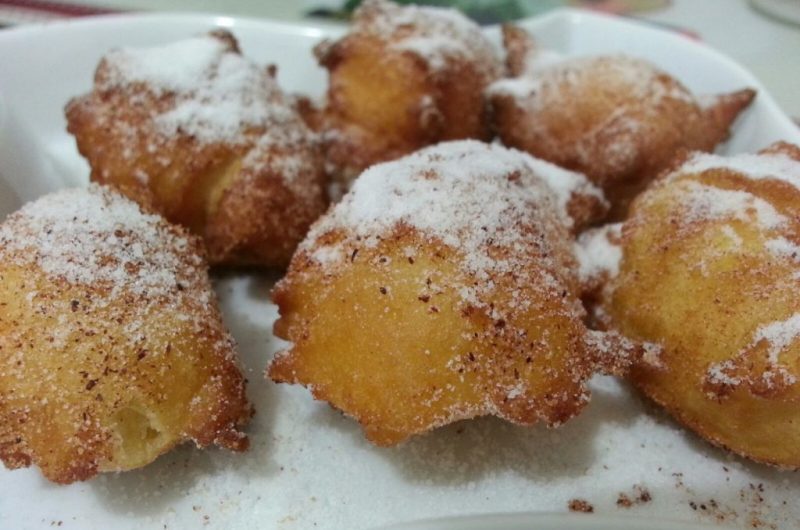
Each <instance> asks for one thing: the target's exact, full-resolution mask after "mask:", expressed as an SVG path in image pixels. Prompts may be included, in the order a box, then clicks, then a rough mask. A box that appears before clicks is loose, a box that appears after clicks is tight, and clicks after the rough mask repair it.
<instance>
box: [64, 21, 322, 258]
mask: <svg viewBox="0 0 800 530" xmlns="http://www.w3.org/2000/svg"><path fill="white" fill-rule="evenodd" d="M66 115H67V122H68V129H69V131H70V132H71V133H72V134H73V135H74V136H75V139H76V141H77V144H78V150H79V151H80V153H81V154H82V155H83V156H84V157H86V159H87V160H88V162H89V165H90V166H91V168H92V173H91V178H92V180H93V181H96V182H100V183H103V184H109V185H113V186H115V187H116V188H118V189H119V190H120V191H122V192H123V193H124V194H125V195H127V196H129V197H130V198H132V199H134V200H136V201H137V202H139V203H140V204H143V205H147V206H148V207H151V208H154V209H156V210H157V211H158V212H160V213H161V214H163V215H164V216H165V217H166V218H167V219H169V220H170V221H172V222H176V223H180V224H182V225H184V226H186V227H188V228H190V229H191V230H192V231H193V232H194V233H196V234H198V235H200V236H202V237H203V240H204V242H205V244H206V247H207V249H208V255H209V260H210V261H211V263H212V264H223V265H255V266H269V267H283V266H285V265H286V264H287V263H288V261H289V258H290V257H291V255H292V252H293V251H294V249H295V247H296V246H297V243H298V242H299V241H300V240H301V239H302V238H303V236H304V235H305V232H306V231H307V230H308V227H309V225H310V224H311V223H312V222H313V221H314V219H316V218H317V217H318V216H319V215H320V214H321V213H322V212H323V211H324V209H325V206H326V200H327V199H326V194H325V191H324V176H323V162H322V153H321V150H320V147H319V145H318V143H317V141H316V137H315V135H314V134H313V133H312V132H311V131H310V130H309V129H308V128H307V127H306V125H305V123H304V122H303V120H302V118H301V117H300V115H299V114H298V113H297V111H296V110H295V109H294V108H293V107H292V105H291V101H289V99H288V98H287V97H286V96H285V95H284V94H283V92H282V91H281V89H280V87H279V86H278V84H277V81H276V79H275V69H274V68H272V67H260V66H257V65H255V64H253V63H252V62H250V61H248V60H247V59H246V58H244V57H243V56H242V54H241V52H240V51H239V47H238V44H237V42H236V40H235V39H234V37H233V36H232V35H231V34H230V33H227V32H224V31H215V32H214V33H211V34H208V35H205V36H200V37H196V38H192V39H187V40H184V41H178V42H175V43H172V44H168V45H165V46H160V47H155V48H137V49H134V48H124V49H119V50H113V51H111V52H109V53H108V54H106V55H105V56H104V58H103V59H102V60H101V62H100V64H99V66H98V68H97V71H96V73H95V78H94V87H93V89H92V91H91V92H90V93H89V94H86V95H84V96H81V97H78V98H75V99H73V100H72V101H71V102H70V103H69V104H68V105H67V108H66Z"/></svg>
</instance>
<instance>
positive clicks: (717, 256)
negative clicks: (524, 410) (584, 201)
mask: <svg viewBox="0 0 800 530" xmlns="http://www.w3.org/2000/svg"><path fill="white" fill-rule="evenodd" d="M622 249H623V253H622V261H621V264H620V272H619V275H618V276H617V277H616V278H615V279H614V280H612V282H611V285H610V291H611V295H610V299H609V301H608V305H607V307H606V310H607V313H608V317H609V318H610V324H611V325H612V326H615V327H616V328H618V329H619V331H621V332H622V333H623V334H625V335H626V336H629V337H631V338H633V339H639V340H648V341H652V342H656V343H659V344H660V345H661V346H662V347H663V352H662V353H661V355H660V356H659V357H658V358H657V359H654V360H651V361H650V362H642V363H641V364H639V365H637V366H636V367H635V369H634V371H633V372H632V380H633V382H634V383H635V384H636V385H637V386H638V387H639V388H641V390H642V391H643V392H644V393H645V394H646V395H647V396H649V397H650V398H652V399H653V400H654V401H656V402H658V403H660V404H661V405H663V406H664V407H665V408H666V409H667V410H668V411H669V412H671V413H672V414H673V415H674V416H675V417H676V418H678V420H680V421H681V422H683V423H685V424H686V425H687V426H689V427H690V428H692V429H693V430H695V431H696V432H697V433H699V434H700V435H701V436H703V437H704V438H706V439H707V440H709V441H710V442H712V443H714V444H716V445H719V446H723V447H727V448H729V449H730V450H732V451H734V452H736V453H739V454H741V455H744V456H747V457H749V458H752V459H754V460H758V461H760V462H766V463H770V464H775V465H778V466H785V467H790V468H800V385H798V382H797V378H798V376H800V297H798V296H797V292H798V289H800V148H798V147H796V146H791V145H789V144H777V145H775V146H773V147H772V148H770V149H768V150H766V151H763V152H762V153H760V154H757V155H737V156H733V157H730V158H723V157H719V156H714V155H708V154H702V153H695V154H693V155H691V156H689V157H688V159H687V160H686V161H685V162H684V163H682V164H681V165H679V166H678V167H676V168H674V169H673V170H672V171H671V172H670V173H669V174H668V175H666V176H665V177H663V178H660V179H659V180H657V181H656V182H655V183H654V184H653V185H652V187H651V188H649V189H648V190H647V191H646V192H645V193H644V194H643V195H642V196H640V197H639V198H638V199H636V201H634V203H633V205H632V208H631V217H630V219H629V220H628V221H627V222H626V223H625V224H624V225H623V235H622Z"/></svg>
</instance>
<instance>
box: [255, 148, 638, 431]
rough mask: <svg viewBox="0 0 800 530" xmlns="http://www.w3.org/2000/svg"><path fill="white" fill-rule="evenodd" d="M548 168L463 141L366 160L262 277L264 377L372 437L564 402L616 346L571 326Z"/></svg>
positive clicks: (564, 408)
mask: <svg viewBox="0 0 800 530" xmlns="http://www.w3.org/2000/svg"><path fill="white" fill-rule="evenodd" d="M545 173H551V174H550V175H545ZM563 173H564V172H563V170H561V169H560V168H556V167H555V166H552V165H551V164H547V163H544V162H541V161H536V160H533V159H532V158H531V157H529V156H528V155H526V154H524V153H521V152H518V151H513V150H509V149H505V148H502V147H499V146H490V145H488V144H483V143H481V142H476V141H459V142H447V143H442V144H439V145H437V146H434V147H430V148H426V149H423V150H421V151H419V152H417V153H415V154H413V155H409V156H407V157H404V158H401V159H399V160H396V161H393V162H388V163H384V164H379V165H376V166H373V167H372V168H370V169H369V170H367V171H366V172H365V173H363V174H362V175H361V176H360V177H359V178H358V179H357V180H356V181H355V183H354V186H353V188H352V189H351V191H350V192H349V193H348V194H347V195H345V197H344V199H343V200H342V202H341V203H339V204H337V205H336V206H335V207H334V208H333V209H331V210H330V211H329V212H328V213H327V214H326V215H325V216H324V217H322V218H321V219H320V220H319V221H318V222H317V223H315V225H314V227H312V230H311V232H310V233H309V236H308V237H307V238H306V240H305V241H304V242H303V243H302V244H301V246H300V247H299V249H298V252H297V253H296V254H295V256H294V258H293V260H292V263H291V265H290V268H289V272H288V274H287V276H286V277H285V278H284V279H283V280H282V281H281V282H279V284H278V285H277V286H276V287H275V290H274V292H273V298H274V300H275V302H276V303H277V305H278V307H279V310H280V319H279V320H278V321H277V323H276V324H275V333H276V335H278V336H279V337H282V338H284V339H287V340H289V341H290V342H292V343H293V344H292V346H291V347H290V348H289V349H287V350H285V351H283V352H281V353H279V354H278V355H277V356H276V358H275V359H274V361H273V362H272V364H271V366H270V368H269V376H270V377H271V378H272V379H274V380H276V381H279V382H289V383H298V384H302V385H305V386H306V387H308V388H309V389H310V390H311V392H312V393H313V395H314V396H315V397H316V398H317V399H321V400H325V401H328V402H329V403H330V404H331V405H333V406H334V407H336V408H338V409H340V410H342V411H344V412H345V413H346V414H348V415H350V416H352V417H354V418H355V419H357V420H358V421H359V422H360V423H361V424H362V426H363V428H364V430H365V434H366V436H367V438H368V439H369V440H371V441H372V442H374V443H376V444H379V445H391V444H395V443H398V442H400V441H402V440H404V439H406V438H408V437H409V436H411V435H414V434H419V433H422V432H426V431H428V430H431V429H433V428H435V427H437V426H441V425H444V424H447V423H451V422H454V421H457V420H460V419H467V418H472V417H475V416H481V415H489V414H493V415H497V416H499V417H502V418H505V419H507V420H509V421H512V422H515V423H518V424H523V425H530V424H533V423H535V422H537V421H544V422H546V423H548V424H549V425H558V424H560V423H562V422H564V421H566V420H568V419H569V418H571V417H573V416H574V415H576V414H577V413H578V412H579V411H580V410H581V409H582V408H583V406H584V405H585V404H586V402H587V401H588V397H589V396H588V390H587V388H586V385H585V383H586V381H587V379H588V378H589V377H590V376H591V375H592V374H593V373H595V372H596V371H598V370H605V371H622V370H624V367H625V364H626V362H627V359H626V358H623V357H624V355H619V356H615V355H612V354H611V353H609V352H611V351H614V350H615V348H609V347H607V346H608V341H607V337H605V336H604V335H603V334H601V333H595V332H589V331H588V330H587V329H586V328H585V327H584V325H583V322H582V318H583V316H584V313H583V309H582V306H581V303H580V300H579V299H578V294H579V293H578V290H579V286H578V281H577V276H576V272H575V262H574V256H573V254H572V246H571V245H572V241H573V239H572V236H571V235H570V232H569V225H570V222H569V219H568V213H567V212H568V208H567V202H566V201H565V200H563V195H562V198H561V199H559V194H558V193H556V192H554V191H553V189H551V187H550V186H549V185H548V183H547V182H548V180H549V179H550V178H552V177H553V175H557V176H559V177H560V176H564V175H563ZM572 175H573V178H574V179H575V182H574V183H575V184H576V185H578V189H581V187H580V184H581V183H582V184H583V185H586V186H588V184H587V183H586V181H585V179H584V177H582V176H576V175H575V174H572ZM595 191H596V190H595ZM561 193H563V190H562V192H561ZM623 349H624V348H623ZM630 353H631V352H628V354H630Z"/></svg>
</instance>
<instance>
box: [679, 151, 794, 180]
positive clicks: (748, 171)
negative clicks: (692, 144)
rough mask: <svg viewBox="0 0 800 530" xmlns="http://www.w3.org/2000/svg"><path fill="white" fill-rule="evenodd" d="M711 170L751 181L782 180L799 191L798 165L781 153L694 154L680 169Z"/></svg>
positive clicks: (692, 171)
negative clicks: (731, 173) (737, 175)
mask: <svg viewBox="0 0 800 530" xmlns="http://www.w3.org/2000/svg"><path fill="white" fill-rule="evenodd" d="M713 169H717V170H719V169H723V170H728V171H733V172H736V173H738V174H740V175H744V176H746V177H747V178H750V179H753V180H761V179H776V180H782V181H784V182H787V183H789V184H791V185H792V186H794V187H795V188H798V189H800V163H798V162H797V160H794V159H793V158H791V157H789V156H787V155H785V154H783V153H759V154H750V153H743V154H738V155H733V156H719V155H714V154H709V153H694V154H693V155H692V157H691V158H690V159H689V161H688V162H687V163H686V164H684V165H683V167H682V168H681V170H682V171H685V172H687V173H702V172H704V171H708V170H713Z"/></svg>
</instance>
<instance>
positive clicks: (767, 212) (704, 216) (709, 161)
mask: <svg viewBox="0 0 800 530" xmlns="http://www.w3.org/2000/svg"><path fill="white" fill-rule="evenodd" d="M713 170H717V171H719V170H725V171H729V172H732V173H735V174H736V175H738V176H740V177H744V178H747V179H750V180H756V181H761V180H765V179H772V180H777V181H782V182H784V183H788V184H790V185H791V186H793V187H795V188H798V189H800V161H797V160H795V159H793V158H791V157H789V156H787V155H785V154H783V153H761V154H741V155H735V156H731V157H722V156H718V155H714V154H707V153H695V154H693V155H692V156H691V157H690V158H689V159H688V160H687V161H686V162H685V163H684V164H683V165H682V166H681V167H679V168H677V169H676V170H675V171H673V172H672V173H671V174H669V175H667V176H666V177H664V179H663V180H662V181H661V182H660V183H659V184H658V186H660V187H661V186H667V187H671V188H672V189H674V190H675V198H674V199H672V200H674V201H676V203H677V204H679V207H680V210H681V213H680V215H679V217H678V218H679V219H680V222H679V224H678V225H676V227H675V230H677V231H679V232H680V231H682V230H688V229H695V228H699V229H702V228H703V225H702V223H704V222H712V221H713V222H714V225H713V226H714V227H715V229H716V230H719V232H720V233H721V234H724V236H725V237H726V238H727V240H728V243H727V246H726V247H722V248H709V250H708V252H709V257H715V256H720V255H721V254H722V253H726V254H727V253H736V254H739V253H742V252H751V251H748V250H746V249H745V248H744V246H743V244H744V240H743V238H742V236H741V235H740V234H739V233H738V232H737V225H740V224H741V223H745V224H747V225H749V226H753V227H756V228H757V229H758V230H759V232H760V233H761V234H762V235H763V237H764V239H765V241H764V248H763V249H764V257H763V261H764V266H765V267H772V263H773V262H772V261H770V259H769V257H770V256H771V257H772V258H774V259H775V260H776V261H775V262H774V263H777V264H781V266H783V265H785V264H786V263H787V262H788V264H789V266H790V267H793V268H794V269H796V270H797V272H796V273H795V274H794V275H793V276H792V278H794V279H797V278H798V277H800V245H798V244H797V242H795V241H793V240H792V239H793V238H794V237H795V236H794V235H793V234H794V233H795V229H793V225H794V224H795V221H794V220H793V219H791V218H790V217H789V216H787V215H785V214H783V213H781V212H779V211H778V209H777V208H776V206H774V205H773V204H771V203H770V202H768V200H765V199H763V198H761V197H759V196H757V195H755V194H753V193H751V192H749V191H747V190H745V189H723V188H720V187H717V186H714V185H711V184H707V183H701V182H698V181H696V180H691V179H683V178H682V176H684V175H691V174H701V173H703V172H705V171H713ZM647 199H648V197H647V196H646V197H645V200H647ZM652 200H663V199H658V198H655V196H654V198H653V199H652ZM608 230H613V229H611V228H609V229H608ZM604 235H605V234H604V233H603V232H602V231H598V232H595V233H594V234H592V235H591V237H590V236H589V235H586V236H582V238H581V241H580V243H582V245H576V250H577V254H578V257H579V263H581V272H582V276H584V277H590V278H591V277H594V276H597V275H598V271H601V272H602V271H604V272H605V273H607V274H609V275H610V276H615V275H616V273H617V271H618V270H619V260H620V259H621V258H622V253H621V252H620V251H619V249H618V248H613V247H609V246H608V245H607V241H604ZM697 267H699V269H700V270H701V272H702V271H704V270H705V264H704V263H698V264H697ZM799 337H800V313H794V314H792V315H789V316H788V317H787V318H785V319H779V320H777V321H774V322H765V323H762V324H761V325H760V326H758V327H757V328H756V329H755V330H754V331H753V334H752V338H751V341H750V342H749V344H747V345H746V346H745V347H744V348H743V349H742V351H738V352H737V351H731V352H730V354H731V359H729V360H725V361H721V362H719V363H715V364H713V365H711V366H710V367H709V369H708V370H707V372H706V376H705V377H706V380H707V381H708V382H710V383H712V384H714V385H722V386H725V387H728V388H731V387H735V386H737V385H739V384H742V383H743V378H742V376H741V374H739V373H738V372H737V363H736V362H734V359H736V358H738V357H740V356H742V355H744V356H747V355H749V353H748V352H751V351H752V350H753V349H754V348H756V347H758V346H759V345H761V344H764V346H765V349H766V350H765V351H766V355H767V359H766V361H767V369H766V370H765V371H764V372H763V373H762V374H761V379H763V380H762V381H761V382H762V383H764V384H766V386H767V387H771V385H772V383H774V382H775V381H777V380H778V378H780V380H781V381H783V382H784V383H786V384H793V383H795V382H796V376H794V375H793V374H791V373H789V372H788V371H787V370H786V368H785V366H784V363H785V361H783V362H782V359H781V355H782V354H783V353H785V352H787V351H789V349H790V348H792V346H793V345H795V344H796V342H797V339H798V338H799Z"/></svg>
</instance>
